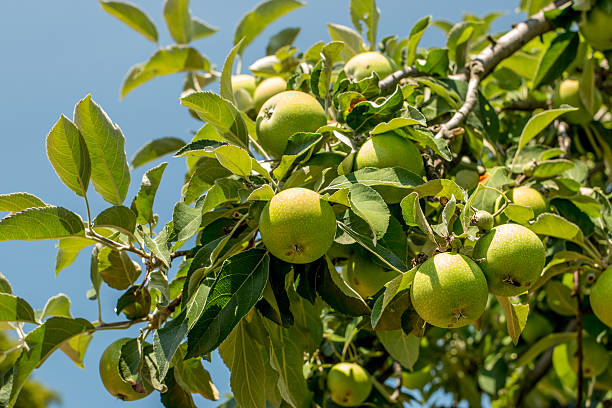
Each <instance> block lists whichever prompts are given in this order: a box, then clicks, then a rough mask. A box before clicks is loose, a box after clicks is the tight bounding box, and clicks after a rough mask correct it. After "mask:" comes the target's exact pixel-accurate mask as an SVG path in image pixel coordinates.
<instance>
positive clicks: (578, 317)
mask: <svg viewBox="0 0 612 408" xmlns="http://www.w3.org/2000/svg"><path fill="white" fill-rule="evenodd" d="M572 295H573V296H576V335H577V336H576V343H577V347H576V354H577V356H576V358H577V359H578V381H577V382H578V387H577V388H578V389H577V390H576V407H578V408H580V407H582V394H583V391H582V385H583V384H582V383H583V382H584V373H583V372H582V368H583V365H584V354H583V352H582V304H581V303H582V301H581V298H580V269H576V270H575V271H574V290H573V291H572Z"/></svg>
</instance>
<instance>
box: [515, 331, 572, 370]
mask: <svg viewBox="0 0 612 408" xmlns="http://www.w3.org/2000/svg"><path fill="white" fill-rule="evenodd" d="M575 338H576V332H570V333H552V334H549V335H547V336H544V337H542V338H541V339H540V340H538V341H537V342H536V343H535V344H534V345H533V346H531V347H530V348H529V350H527V351H526V352H525V353H523V354H522V355H521V356H520V357H519V358H518V360H516V363H515V364H516V365H517V366H524V365H526V364H529V363H531V362H532V361H533V360H534V359H535V358H536V357H537V356H539V355H540V354H541V353H543V352H544V351H546V350H548V349H549V348H551V347H555V346H557V345H559V344H565V343H569V342H570V341H572V340H574V339H575Z"/></svg>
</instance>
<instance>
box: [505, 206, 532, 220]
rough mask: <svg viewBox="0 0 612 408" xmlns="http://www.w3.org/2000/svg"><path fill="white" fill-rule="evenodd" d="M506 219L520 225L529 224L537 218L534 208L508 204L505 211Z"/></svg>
mask: <svg viewBox="0 0 612 408" xmlns="http://www.w3.org/2000/svg"><path fill="white" fill-rule="evenodd" d="M504 214H505V215H506V217H508V218H509V219H511V220H512V221H515V222H518V223H519V224H527V223H528V222H529V220H532V219H533V217H534V216H535V214H534V212H533V208H531V207H525V206H523V205H518V204H512V203H510V204H508V206H507V207H506V209H505V210H504Z"/></svg>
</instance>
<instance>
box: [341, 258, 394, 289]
mask: <svg viewBox="0 0 612 408" xmlns="http://www.w3.org/2000/svg"><path fill="white" fill-rule="evenodd" d="M398 275H399V273H398V272H396V271H394V270H389V269H386V268H383V267H382V266H381V265H379V264H377V263H376V262H373V261H372V260H371V259H370V257H368V256H364V255H363V254H357V255H355V256H354V257H353V258H352V259H351V260H350V261H349V263H348V266H347V268H346V276H345V280H346V281H347V282H348V284H349V285H350V286H351V287H352V288H353V289H355V291H356V292H357V293H359V295H361V297H363V298H367V297H370V296H372V295H374V294H376V292H378V291H379V290H381V289H382V288H383V286H385V283H387V282H389V281H390V280H391V279H393V278H395V277H396V276H398Z"/></svg>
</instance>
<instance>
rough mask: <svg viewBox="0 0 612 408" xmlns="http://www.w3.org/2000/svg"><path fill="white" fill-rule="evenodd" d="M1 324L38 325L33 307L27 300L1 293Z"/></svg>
mask: <svg viewBox="0 0 612 408" xmlns="http://www.w3.org/2000/svg"><path fill="white" fill-rule="evenodd" d="M0 322H25V323H34V324H37V320H36V315H35V313H34V309H32V306H30V304H29V303H28V302H27V301H26V300H25V299H22V298H20V297H17V296H13V295H10V294H8V293H0Z"/></svg>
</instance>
